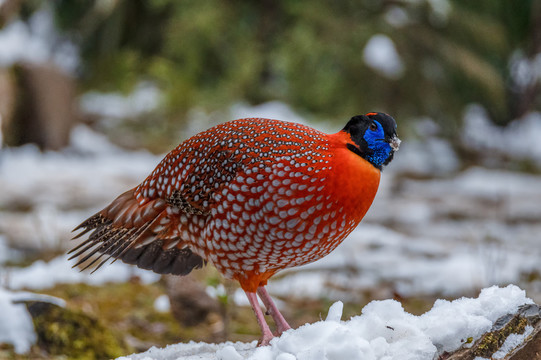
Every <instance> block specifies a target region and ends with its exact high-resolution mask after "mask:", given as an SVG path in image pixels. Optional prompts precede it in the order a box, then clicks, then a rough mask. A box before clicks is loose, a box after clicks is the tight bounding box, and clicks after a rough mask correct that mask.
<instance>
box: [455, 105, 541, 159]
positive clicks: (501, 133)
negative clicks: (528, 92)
mask: <svg viewBox="0 0 541 360" xmlns="http://www.w3.org/2000/svg"><path fill="white" fill-rule="evenodd" d="M463 134H464V136H463V138H464V141H465V143H466V145H468V146H470V147H471V148H473V149H476V150H479V151H482V152H484V153H486V154H487V156H488V157H489V158H490V156H489V155H490V153H496V154H499V155H504V156H509V157H511V158H515V159H529V160H531V161H533V162H534V163H536V164H537V165H538V166H541V142H540V141H539V139H540V138H541V113H539V112H531V113H529V114H527V115H525V116H524V117H523V118H521V119H517V120H514V121H513V122H511V123H510V124H509V125H507V126H506V127H499V126H495V125H493V124H492V122H491V120H490V118H489V116H488V113H487V112H486V110H485V109H484V108H483V107H481V106H480V105H476V104H473V105H470V106H468V107H467V108H466V111H465V113H464V128H463Z"/></svg>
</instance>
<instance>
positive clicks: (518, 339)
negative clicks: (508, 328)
mask: <svg viewBox="0 0 541 360" xmlns="http://www.w3.org/2000/svg"><path fill="white" fill-rule="evenodd" d="M532 332H533V327H531V326H530V325H528V326H526V328H525V329H524V332H523V333H522V334H511V335H509V336H508V337H507V339H505V342H504V343H503V345H502V346H501V348H500V349H499V350H498V351H496V352H495V353H494V355H492V358H493V359H503V358H504V357H505V355H507V354H508V353H509V352H510V351H511V350H513V349H515V348H516V347H517V346H519V345H520V344H522V343H524V340H525V339H526V338H527V337H528V336H530V334H531V333H532Z"/></svg>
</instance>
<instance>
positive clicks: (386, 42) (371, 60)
mask: <svg viewBox="0 0 541 360" xmlns="http://www.w3.org/2000/svg"><path fill="white" fill-rule="evenodd" d="M363 59H364V62H365V64H366V65H367V66H368V67H370V68H372V69H373V70H375V71H377V72H378V73H380V74H381V75H383V76H385V77H387V78H389V79H400V78H401V77H402V74H403V73H404V63H403V62H402V59H401V58H400V55H399V54H398V52H397V50H396V47H395V45H394V42H393V41H392V40H391V39H390V38H389V37H388V36H386V35H383V34H376V35H373V36H372V37H371V38H370V39H369V40H368V42H367V43H366V46H365V47H364V50H363Z"/></svg>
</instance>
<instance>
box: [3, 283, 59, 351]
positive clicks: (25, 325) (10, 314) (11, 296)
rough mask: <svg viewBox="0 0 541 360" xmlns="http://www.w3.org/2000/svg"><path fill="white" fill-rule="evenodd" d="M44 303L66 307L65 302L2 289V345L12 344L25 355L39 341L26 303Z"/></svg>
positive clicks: (39, 295)
mask: <svg viewBox="0 0 541 360" xmlns="http://www.w3.org/2000/svg"><path fill="white" fill-rule="evenodd" d="M27 301H43V302H49V303H52V304H55V305H57V306H62V307H64V306H65V305H66V304H65V302H64V300H62V299H59V298H55V297H53V296H48V295H41V294H33V293H29V292H20V291H19V292H12V291H9V290H6V289H4V288H2V287H0V344H12V345H13V347H14V349H15V352H16V353H18V354H24V353H26V352H28V351H29V350H30V347H31V346H32V345H33V344H35V342H36V340H37V336H36V333H35V332H34V325H33V323H32V317H31V316H30V314H29V313H28V310H27V308H26V305H25V304H24V302H27Z"/></svg>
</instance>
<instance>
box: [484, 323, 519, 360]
mask: <svg viewBox="0 0 541 360" xmlns="http://www.w3.org/2000/svg"><path fill="white" fill-rule="evenodd" d="M527 325H528V321H527V320H526V319H524V318H521V317H515V318H513V319H512V320H511V321H510V322H509V323H508V324H507V325H506V326H505V327H504V328H503V329H500V330H496V331H491V332H489V333H487V334H485V336H484V337H483V338H482V339H481V341H480V342H479V345H478V347H477V349H476V350H475V352H474V355H475V356H480V357H485V358H490V357H491V356H492V354H494V353H495V352H496V351H498V349H499V348H500V347H501V346H502V345H503V343H504V342H505V340H506V339H507V337H508V336H509V335H511V334H523V333H524V330H525V329H526V326H527Z"/></svg>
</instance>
